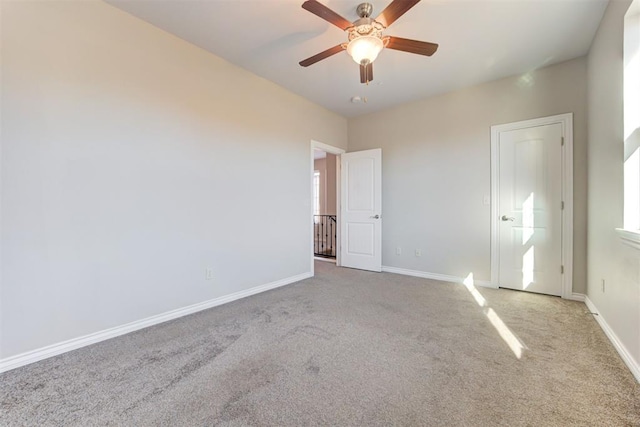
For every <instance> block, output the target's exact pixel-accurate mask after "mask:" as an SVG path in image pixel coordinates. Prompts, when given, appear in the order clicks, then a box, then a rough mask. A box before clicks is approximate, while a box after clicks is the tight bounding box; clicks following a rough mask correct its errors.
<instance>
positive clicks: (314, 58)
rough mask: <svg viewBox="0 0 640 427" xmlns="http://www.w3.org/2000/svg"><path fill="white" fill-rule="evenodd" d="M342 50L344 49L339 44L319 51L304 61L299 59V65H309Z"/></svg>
mask: <svg viewBox="0 0 640 427" xmlns="http://www.w3.org/2000/svg"><path fill="white" fill-rule="evenodd" d="M343 50H344V46H342V45H341V44H339V45H337V46H334V47H332V48H330V49H327V50H325V51H323V52H320V53H318V54H317V55H313V56H312V57H310V58H307V59H305V60H304V61H300V65H302V66H303V67H308V66H309V65H313V64H315V63H316V62H319V61H322V60H323V59H326V58H328V57H330V56H332V55H335V54H336V53H340V52H342V51H343Z"/></svg>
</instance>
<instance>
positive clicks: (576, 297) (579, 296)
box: [565, 292, 587, 302]
mask: <svg viewBox="0 0 640 427" xmlns="http://www.w3.org/2000/svg"><path fill="white" fill-rule="evenodd" d="M586 297H587V296H586V295H585V294H579V293H577V292H574V293H572V294H571V295H570V296H568V297H566V298H565V299H568V300H571V301H580V302H584V299H585V298H586Z"/></svg>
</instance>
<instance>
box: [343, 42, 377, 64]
mask: <svg viewBox="0 0 640 427" xmlns="http://www.w3.org/2000/svg"><path fill="white" fill-rule="evenodd" d="M383 48H384V43H383V42H382V40H381V39H380V38H379V37H375V36H360V37H357V38H355V39H353V40H351V41H350V42H349V44H348V45H347V53H348V54H349V55H351V58H353V60H354V61H355V62H356V64H359V65H366V64H370V63H372V62H373V61H375V60H376V58H377V57H378V54H379V53H380V51H382V49H383Z"/></svg>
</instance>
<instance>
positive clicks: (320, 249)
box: [311, 141, 344, 271]
mask: <svg viewBox="0 0 640 427" xmlns="http://www.w3.org/2000/svg"><path fill="white" fill-rule="evenodd" d="M342 153H344V150H342V149H340V148H337V147H333V146H330V145H327V144H323V143H320V142H317V141H312V142H311V235H312V238H311V242H312V244H311V246H312V248H311V268H312V270H311V271H313V265H314V261H315V260H321V261H329V262H335V263H336V264H337V265H340V245H339V242H340V222H339V221H340V218H339V212H340V155H341V154H342Z"/></svg>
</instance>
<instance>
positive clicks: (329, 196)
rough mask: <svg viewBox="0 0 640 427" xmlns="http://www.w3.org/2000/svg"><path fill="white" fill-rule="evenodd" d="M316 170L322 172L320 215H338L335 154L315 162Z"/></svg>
mask: <svg viewBox="0 0 640 427" xmlns="http://www.w3.org/2000/svg"><path fill="white" fill-rule="evenodd" d="M314 169H315V170H317V171H319V172H320V215H336V201H337V200H336V156H335V154H330V153H327V157H325V158H324V159H316V160H314Z"/></svg>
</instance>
